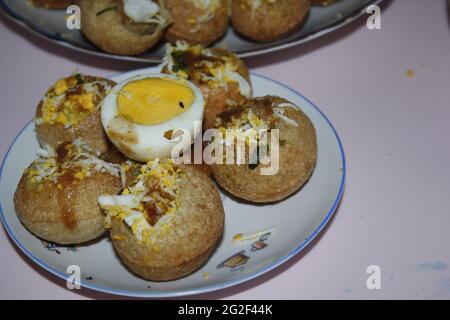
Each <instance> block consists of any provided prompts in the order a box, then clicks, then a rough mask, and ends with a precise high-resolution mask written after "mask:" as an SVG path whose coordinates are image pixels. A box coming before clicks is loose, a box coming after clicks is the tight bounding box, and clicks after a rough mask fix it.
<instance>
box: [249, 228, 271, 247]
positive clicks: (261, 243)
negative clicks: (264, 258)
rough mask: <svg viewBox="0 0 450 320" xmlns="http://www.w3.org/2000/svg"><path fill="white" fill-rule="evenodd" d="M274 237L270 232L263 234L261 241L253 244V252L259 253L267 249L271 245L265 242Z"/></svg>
mask: <svg viewBox="0 0 450 320" xmlns="http://www.w3.org/2000/svg"><path fill="white" fill-rule="evenodd" d="M271 235H272V233H271V232H268V233H266V234H263V235H262V236H261V237H260V238H259V240H257V241H255V242H253V243H252V249H251V250H252V251H259V250H262V249H264V248H266V247H267V246H268V245H269V244H268V243H267V242H265V241H266V240H267V239H269V238H270V236H271Z"/></svg>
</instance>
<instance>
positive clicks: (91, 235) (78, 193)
mask: <svg viewBox="0 0 450 320" xmlns="http://www.w3.org/2000/svg"><path fill="white" fill-rule="evenodd" d="M66 146H68V145H66ZM61 148H62V147H61ZM69 152H70V151H69ZM60 156H61V153H59V154H58V155H57V156H55V157H52V156H49V157H41V158H39V159H37V160H35V161H34V162H33V163H32V164H31V165H30V166H29V167H28V169H27V170H25V172H24V174H23V176H22V178H21V179H20V182H19V185H18V186H17V189H16V192H15V194H14V205H15V208H16V212H17V215H18V217H19V219H20V221H22V223H23V224H24V226H25V227H26V228H27V229H28V230H30V231H31V232H32V233H34V234H35V235H36V236H38V237H40V238H42V239H45V240H47V241H50V242H54V243H59V244H78V243H83V242H87V241H90V240H93V239H95V238H97V237H99V236H101V235H102V234H103V233H104V232H105V226H104V220H105V216H104V215H103V212H102V210H101V209H100V207H99V205H98V202H97V201H98V200H97V199H98V197H99V196H100V195H102V194H105V193H108V194H117V193H118V192H119V191H120V190H121V179H120V177H119V173H118V172H119V170H117V171H116V170H115V169H113V171H111V168H112V167H111V165H110V164H107V163H103V162H102V161H101V160H100V159H96V158H95V157H91V158H85V157H84V156H82V157H81V158H80V160H81V159H84V160H86V161H90V160H93V161H96V162H95V163H92V164H91V165H88V164H81V161H80V162H76V161H75V160H69V159H65V160H63V161H60V160H58V157H60ZM87 159H89V160H87ZM98 164H100V166H101V167H102V169H104V170H97V169H95V166H96V165H98Z"/></svg>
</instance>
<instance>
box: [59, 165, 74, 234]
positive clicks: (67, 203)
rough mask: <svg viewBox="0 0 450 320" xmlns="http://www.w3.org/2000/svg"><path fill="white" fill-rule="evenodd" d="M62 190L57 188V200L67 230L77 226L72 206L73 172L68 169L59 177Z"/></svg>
mask: <svg viewBox="0 0 450 320" xmlns="http://www.w3.org/2000/svg"><path fill="white" fill-rule="evenodd" d="M59 183H60V184H61V186H62V190H59V189H58V202H59V203H60V205H61V207H60V210H61V211H60V215H61V219H62V221H63V223H64V226H65V227H66V228H67V229H69V230H74V229H75V227H76V226H77V219H76V217H75V213H74V212H73V208H74V207H75V200H76V199H75V181H74V176H73V174H72V173H71V172H70V171H68V172H66V173H64V174H63V175H62V176H61V177H60V178H59Z"/></svg>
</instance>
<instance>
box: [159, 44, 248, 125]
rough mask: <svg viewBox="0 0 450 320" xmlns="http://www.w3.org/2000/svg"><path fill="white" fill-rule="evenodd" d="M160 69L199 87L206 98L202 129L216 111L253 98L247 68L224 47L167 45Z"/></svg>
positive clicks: (209, 122)
mask: <svg viewBox="0 0 450 320" xmlns="http://www.w3.org/2000/svg"><path fill="white" fill-rule="evenodd" d="M162 72H164V73H168V74H174V75H177V76H179V77H181V78H184V79H188V80H189V81H191V82H193V83H194V84H195V85H197V86H198V87H199V88H200V90H201V92H202V94H203V97H204V99H205V110H204V115H203V120H204V122H203V123H204V127H205V128H210V127H212V126H213V125H214V122H215V117H216V115H217V114H219V113H221V112H223V111H225V110H227V109H229V108H232V107H234V106H236V105H238V104H239V103H240V102H241V101H244V100H245V99H247V98H251V97H252V90H253V89H252V85H251V81H250V75H249V71H248V69H247V67H246V66H245V64H244V62H243V61H242V60H241V59H239V58H238V57H237V56H236V55H235V54H234V53H232V52H229V51H227V50H224V49H219V48H204V47H202V46H200V45H196V46H190V45H189V44H187V43H186V42H182V41H179V42H177V44H176V45H174V46H173V45H167V52H166V56H165V58H164V64H163V70H162Z"/></svg>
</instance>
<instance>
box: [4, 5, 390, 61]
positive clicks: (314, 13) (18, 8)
mask: <svg viewBox="0 0 450 320" xmlns="http://www.w3.org/2000/svg"><path fill="white" fill-rule="evenodd" d="M382 1H383V0H340V1H338V2H336V3H335V4H333V5H330V6H327V7H313V8H312V9H311V12H310V14H309V16H308V18H307V19H306V21H305V23H304V25H303V26H302V28H301V29H299V30H298V31H296V32H295V33H293V34H292V35H290V36H288V37H286V38H284V39H281V40H279V41H274V42H271V43H257V42H253V41H249V40H247V39H244V38H242V37H241V36H239V35H238V34H236V33H235V32H234V30H233V28H231V27H230V28H229V30H228V32H227V34H226V35H225V36H224V38H223V39H221V40H220V41H219V42H217V43H216V44H215V46H217V47H223V48H226V49H228V50H231V51H233V52H235V53H237V54H238V55H239V56H240V57H251V56H257V55H261V54H266V53H270V52H274V51H278V50H281V49H285V48H289V47H293V46H296V45H299V44H302V43H305V42H309V41H311V40H314V39H317V38H319V37H322V36H324V35H326V34H328V33H330V32H333V31H335V30H338V29H340V28H342V27H344V26H345V25H347V24H349V23H352V22H353V21H355V20H356V19H358V18H359V17H361V16H363V15H365V14H366V9H367V7H369V6H370V5H374V4H375V5H376V4H379V3H381V2H382ZM0 11H2V12H3V13H5V15H6V16H7V17H8V18H10V19H11V20H12V21H14V22H15V23H17V24H18V25H20V26H21V27H23V28H25V29H27V30H29V31H31V32H33V33H34V34H36V35H38V36H41V37H43V38H44V39H46V40H49V41H51V42H53V43H57V44H59V45H61V46H64V47H66V48H69V49H73V50H76V51H80V52H85V53H88V54H92V55H96V56H101V57H107V58H112V59H118V60H128V61H141V62H153V63H158V62H161V59H162V57H163V55H164V47H163V45H162V42H161V43H160V44H159V45H157V46H156V47H154V48H152V49H151V50H149V51H148V52H145V53H143V54H140V55H137V56H119V55H113V54H109V53H106V52H103V51H101V50H99V49H98V48H96V47H95V46H93V45H92V44H90V43H89V42H88V41H87V40H86V39H85V38H84V37H83V36H82V35H81V33H80V32H79V31H78V30H74V31H70V30H68V29H67V28H66V21H65V11H64V10H48V9H45V8H36V7H33V6H32V5H31V4H30V2H29V1H28V0H0Z"/></svg>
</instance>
